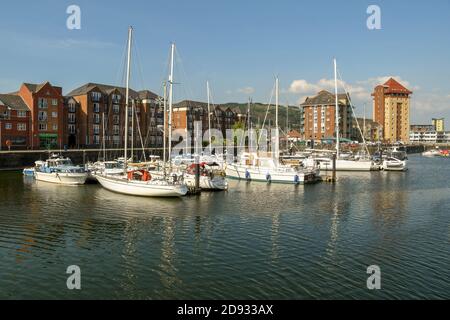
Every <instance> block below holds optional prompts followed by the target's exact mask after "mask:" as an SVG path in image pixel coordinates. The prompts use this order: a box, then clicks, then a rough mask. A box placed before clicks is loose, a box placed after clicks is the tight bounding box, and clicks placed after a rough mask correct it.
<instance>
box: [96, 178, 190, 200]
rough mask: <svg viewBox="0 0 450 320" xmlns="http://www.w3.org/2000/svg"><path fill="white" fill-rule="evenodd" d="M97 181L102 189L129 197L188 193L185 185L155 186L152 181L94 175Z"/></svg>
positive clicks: (182, 194)
mask: <svg viewBox="0 0 450 320" xmlns="http://www.w3.org/2000/svg"><path fill="white" fill-rule="evenodd" d="M95 177H96V178H97V181H98V182H99V183H100V184H101V185H102V187H103V188H105V189H107V190H109V191H113V192H117V193H122V194H126V195H131V196H140V197H181V196H185V195H186V194H187V192H188V189H187V187H186V185H183V184H175V185H173V184H166V183H163V182H162V183H161V184H157V183H155V182H154V181H150V182H141V181H128V180H127V179H125V178H117V177H105V176H102V175H96V176H95Z"/></svg>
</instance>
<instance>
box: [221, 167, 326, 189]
mask: <svg viewBox="0 0 450 320" xmlns="http://www.w3.org/2000/svg"><path fill="white" fill-rule="evenodd" d="M225 172H226V175H227V177H229V178H232V179H239V180H248V181H260V182H273V183H284V184H305V183H313V182H316V181H317V179H318V172H315V171H311V172H306V173H304V172H294V171H287V172H279V171H277V170H274V169H268V168H260V167H247V166H242V165H238V164H228V165H227V167H226V169H225Z"/></svg>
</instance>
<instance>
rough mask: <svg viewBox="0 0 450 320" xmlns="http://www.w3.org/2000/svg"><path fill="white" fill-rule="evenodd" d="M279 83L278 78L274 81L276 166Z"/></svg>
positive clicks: (278, 140) (278, 141)
mask: <svg viewBox="0 0 450 320" xmlns="http://www.w3.org/2000/svg"><path fill="white" fill-rule="evenodd" d="M279 86H280V81H279V80H278V76H277V78H276V80H275V110H276V115H275V122H276V123H275V159H276V165H278V160H279V157H280V154H279V152H280V146H279V143H280V137H279V134H280V133H279V124H278V107H279V104H280V101H279V92H280V88H279Z"/></svg>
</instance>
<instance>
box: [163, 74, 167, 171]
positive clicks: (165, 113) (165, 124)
mask: <svg viewBox="0 0 450 320" xmlns="http://www.w3.org/2000/svg"><path fill="white" fill-rule="evenodd" d="M163 124H164V131H163V163H164V171H165V170H166V166H165V163H166V148H167V136H166V134H167V82H166V81H164V122H163Z"/></svg>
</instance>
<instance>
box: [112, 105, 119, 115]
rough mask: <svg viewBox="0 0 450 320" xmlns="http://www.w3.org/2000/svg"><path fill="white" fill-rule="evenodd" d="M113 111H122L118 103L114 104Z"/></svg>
mask: <svg viewBox="0 0 450 320" xmlns="http://www.w3.org/2000/svg"><path fill="white" fill-rule="evenodd" d="M113 112H114V113H119V112H120V108H119V105H118V104H115V105H113Z"/></svg>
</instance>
